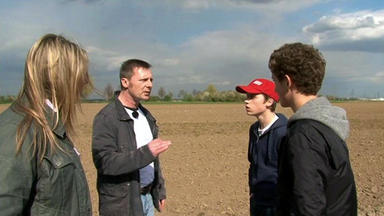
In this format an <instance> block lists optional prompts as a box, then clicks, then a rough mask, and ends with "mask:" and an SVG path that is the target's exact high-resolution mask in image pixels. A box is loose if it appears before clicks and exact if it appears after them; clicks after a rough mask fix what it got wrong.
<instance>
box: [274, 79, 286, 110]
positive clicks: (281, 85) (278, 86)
mask: <svg viewBox="0 0 384 216" xmlns="http://www.w3.org/2000/svg"><path fill="white" fill-rule="evenodd" d="M272 80H273V82H274V83H275V91H276V92H277V94H278V95H279V97H280V105H281V106H283V107H288V106H289V99H288V86H287V84H286V81H285V79H283V80H282V81H279V80H278V79H277V77H276V76H275V75H274V74H272Z"/></svg>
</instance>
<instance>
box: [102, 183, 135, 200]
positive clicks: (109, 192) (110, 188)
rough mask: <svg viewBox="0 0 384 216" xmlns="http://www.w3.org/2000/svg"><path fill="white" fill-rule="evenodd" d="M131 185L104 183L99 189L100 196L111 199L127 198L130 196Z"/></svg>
mask: <svg viewBox="0 0 384 216" xmlns="http://www.w3.org/2000/svg"><path fill="white" fill-rule="evenodd" d="M129 186H130V183H127V182H124V183H119V184H109V183H103V184H101V186H100V188H99V192H100V195H103V196H104V195H105V196H111V197H125V196H127V194H128V188H129Z"/></svg>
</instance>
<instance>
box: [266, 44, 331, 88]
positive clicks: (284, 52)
mask: <svg viewBox="0 0 384 216" xmlns="http://www.w3.org/2000/svg"><path fill="white" fill-rule="evenodd" d="M325 65H326V62H325V59H324V57H323V55H322V54H321V53H320V51H319V50H318V49H316V48H314V47H313V46H312V45H307V44H302V43H291V44H284V45H283V46H282V47H280V48H279V49H277V50H275V51H273V53H272V54H271V57H270V58H269V69H270V70H271V72H272V74H273V75H275V76H276V78H277V79H278V80H279V81H281V80H282V79H283V78H284V76H285V75H289V77H290V78H291V79H292V80H293V83H294V84H295V87H296V88H297V90H298V91H299V92H301V93H303V94H305V95H316V94H317V92H318V91H319V90H320V88H321V83H322V82H323V78H324V74H325Z"/></svg>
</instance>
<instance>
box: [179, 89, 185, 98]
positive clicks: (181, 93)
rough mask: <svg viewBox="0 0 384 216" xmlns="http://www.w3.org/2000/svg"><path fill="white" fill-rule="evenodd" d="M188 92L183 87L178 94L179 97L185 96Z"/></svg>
mask: <svg viewBox="0 0 384 216" xmlns="http://www.w3.org/2000/svg"><path fill="white" fill-rule="evenodd" d="M186 94H187V92H186V91H185V90H184V89H181V90H180V91H179V93H178V94H177V97H178V98H184V96H185V95H186Z"/></svg>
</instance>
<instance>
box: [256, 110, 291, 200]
mask: <svg viewBox="0 0 384 216" xmlns="http://www.w3.org/2000/svg"><path fill="white" fill-rule="evenodd" d="M277 116H278V117H279V119H278V120H277V121H276V122H275V123H273V125H272V126H271V127H270V128H269V129H268V130H267V131H265V133H263V134H262V135H261V136H260V137H259V136H258V132H257V130H258V128H259V122H258V121H257V122H255V123H254V124H253V125H252V126H251V128H250V130H249V147H248V161H249V162H250V167H249V189H250V193H252V194H253V199H254V200H255V203H256V204H257V205H262V206H276V202H277V188H276V185H277V178H278V166H277V164H278V151H279V146H280V143H281V141H282V139H283V137H284V136H285V134H286V128H287V118H286V117H285V116H284V115H283V114H280V113H279V114H277Z"/></svg>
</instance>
